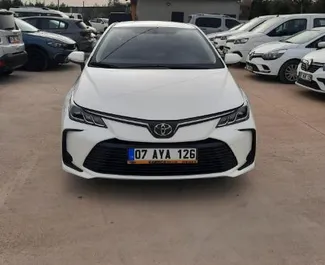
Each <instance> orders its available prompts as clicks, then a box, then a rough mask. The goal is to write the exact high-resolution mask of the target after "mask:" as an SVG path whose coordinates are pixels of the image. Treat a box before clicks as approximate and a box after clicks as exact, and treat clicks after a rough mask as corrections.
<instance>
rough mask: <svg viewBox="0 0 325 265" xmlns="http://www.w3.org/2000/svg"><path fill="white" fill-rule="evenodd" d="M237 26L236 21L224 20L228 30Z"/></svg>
mask: <svg viewBox="0 0 325 265" xmlns="http://www.w3.org/2000/svg"><path fill="white" fill-rule="evenodd" d="M238 24H239V22H238V21H237V20H234V19H226V27H227V28H228V29H231V28H233V27H235V26H237V25H238Z"/></svg>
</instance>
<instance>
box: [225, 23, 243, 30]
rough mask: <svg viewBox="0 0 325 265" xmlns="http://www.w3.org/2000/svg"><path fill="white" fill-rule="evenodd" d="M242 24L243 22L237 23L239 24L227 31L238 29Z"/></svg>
mask: <svg viewBox="0 0 325 265" xmlns="http://www.w3.org/2000/svg"><path fill="white" fill-rule="evenodd" d="M243 25H245V24H239V25H237V26H235V27H233V28H231V29H229V30H228V31H234V30H237V29H240V28H241V27H242V26H243Z"/></svg>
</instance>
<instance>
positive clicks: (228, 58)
mask: <svg viewBox="0 0 325 265" xmlns="http://www.w3.org/2000/svg"><path fill="white" fill-rule="evenodd" d="M224 60H225V63H226V64H227V65H228V64H236V63H239V62H240V60H241V56H240V55H239V54H237V53H226V54H225V59H224Z"/></svg>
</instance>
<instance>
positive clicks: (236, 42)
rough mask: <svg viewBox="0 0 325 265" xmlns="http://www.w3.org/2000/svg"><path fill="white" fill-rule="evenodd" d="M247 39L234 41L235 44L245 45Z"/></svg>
mask: <svg viewBox="0 0 325 265" xmlns="http://www.w3.org/2000/svg"><path fill="white" fill-rule="evenodd" d="M248 40H249V39H248V38H244V39H237V40H235V42H234V43H235V44H245V43H246V42H247V41H248Z"/></svg>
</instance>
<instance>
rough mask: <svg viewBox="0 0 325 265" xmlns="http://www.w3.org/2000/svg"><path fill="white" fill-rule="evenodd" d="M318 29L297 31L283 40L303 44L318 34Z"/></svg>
mask: <svg viewBox="0 0 325 265" xmlns="http://www.w3.org/2000/svg"><path fill="white" fill-rule="evenodd" d="M320 35H321V34H320V31H319V30H306V31H303V32H299V33H298V34H296V35H294V36H292V37H290V38H288V39H286V40H284V42H290V43H294V44H304V43H307V42H309V41H312V40H313V39H315V38H317V37H318V36H320Z"/></svg>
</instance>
